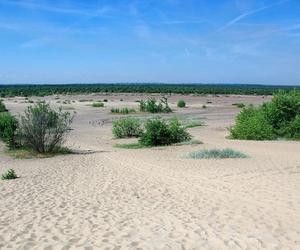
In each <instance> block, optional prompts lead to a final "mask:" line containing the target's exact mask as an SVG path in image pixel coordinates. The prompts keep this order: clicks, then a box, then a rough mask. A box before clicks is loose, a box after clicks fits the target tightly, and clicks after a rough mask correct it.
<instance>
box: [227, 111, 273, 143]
mask: <svg viewBox="0 0 300 250" xmlns="http://www.w3.org/2000/svg"><path fill="white" fill-rule="evenodd" d="M230 134H231V138H233V139H241V140H271V139H273V138H274V135H273V128H272V126H271V124H269V123H268V120H267V119H266V117H265V116H264V113H263V112H262V111H261V110H260V109H259V108H254V107H248V108H245V109H243V110H242V111H241V113H240V114H239V115H238V116H237V117H236V125H235V126H233V127H231V129H230Z"/></svg>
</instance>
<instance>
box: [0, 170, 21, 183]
mask: <svg viewBox="0 0 300 250" xmlns="http://www.w3.org/2000/svg"><path fill="white" fill-rule="evenodd" d="M16 178H18V176H17V175H16V172H15V170H13V169H9V170H8V171H7V172H5V173H4V174H3V175H2V176H1V179H2V180H12V179H16Z"/></svg>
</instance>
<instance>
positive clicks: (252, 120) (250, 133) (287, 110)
mask: <svg viewBox="0 0 300 250" xmlns="http://www.w3.org/2000/svg"><path fill="white" fill-rule="evenodd" d="M299 116H300V93H299V92H297V91H296V90H294V91H290V92H283V91H279V92H278V93H277V94H275V95H274V97H273V99H272V100H271V101H270V102H268V103H264V104H263V105H261V106H259V107H258V108H254V107H252V106H250V107H248V108H244V109H243V110H242V111H241V113H240V114H239V115H238V116H237V118H236V124H235V126H233V127H232V128H231V129H230V133H231V137H232V138H234V139H244V140H271V139H275V138H279V137H283V138H291V139H299V123H300V122H299V118H298V117H299Z"/></svg>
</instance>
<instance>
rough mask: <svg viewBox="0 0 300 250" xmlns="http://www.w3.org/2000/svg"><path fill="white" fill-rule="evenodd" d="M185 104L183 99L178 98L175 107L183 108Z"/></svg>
mask: <svg viewBox="0 0 300 250" xmlns="http://www.w3.org/2000/svg"><path fill="white" fill-rule="evenodd" d="M185 105H186V103H185V101H184V100H179V101H178V102H177V107H178V108H184V107H185Z"/></svg>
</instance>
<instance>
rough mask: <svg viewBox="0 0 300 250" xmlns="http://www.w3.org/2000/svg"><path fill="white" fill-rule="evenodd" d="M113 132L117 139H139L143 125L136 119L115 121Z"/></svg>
mask: <svg viewBox="0 0 300 250" xmlns="http://www.w3.org/2000/svg"><path fill="white" fill-rule="evenodd" d="M112 132H113V135H114V136H115V137H116V138H130V137H139V136H140V135H141V133H142V129H141V123H140V121H139V120H138V119H135V118H124V119H120V120H117V121H113V129H112Z"/></svg>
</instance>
